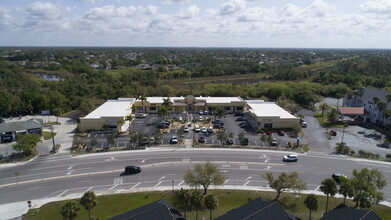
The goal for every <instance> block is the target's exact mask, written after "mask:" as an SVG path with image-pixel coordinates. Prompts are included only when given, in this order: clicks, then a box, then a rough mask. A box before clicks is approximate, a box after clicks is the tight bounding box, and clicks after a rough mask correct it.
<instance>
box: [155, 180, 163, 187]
mask: <svg viewBox="0 0 391 220" xmlns="http://www.w3.org/2000/svg"><path fill="white" fill-rule="evenodd" d="M162 182H163V181H160V182H158V183H157V184H156V185H155V187H158V186H159V185H160V184H161V183H162Z"/></svg>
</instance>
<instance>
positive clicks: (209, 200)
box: [204, 194, 219, 220]
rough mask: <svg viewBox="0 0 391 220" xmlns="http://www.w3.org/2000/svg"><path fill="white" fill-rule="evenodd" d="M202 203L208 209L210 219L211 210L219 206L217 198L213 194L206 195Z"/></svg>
mask: <svg viewBox="0 0 391 220" xmlns="http://www.w3.org/2000/svg"><path fill="white" fill-rule="evenodd" d="M204 204H205V207H206V208H207V209H209V216H210V217H209V219H210V220H212V211H213V210H215V209H216V208H217V207H218V206H219V200H218V199H217V197H216V196H215V195H212V194H211V195H207V196H205V199H204Z"/></svg>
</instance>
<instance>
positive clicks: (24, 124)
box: [0, 118, 43, 133]
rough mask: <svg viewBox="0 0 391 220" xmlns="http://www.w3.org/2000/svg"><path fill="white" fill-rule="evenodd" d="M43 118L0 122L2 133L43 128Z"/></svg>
mask: <svg viewBox="0 0 391 220" xmlns="http://www.w3.org/2000/svg"><path fill="white" fill-rule="evenodd" d="M42 127H43V120H42V119H35V118H32V119H29V120H26V121H14V122H7V123H1V124H0V133H5V132H13V131H26V130H30V129H34V128H42Z"/></svg>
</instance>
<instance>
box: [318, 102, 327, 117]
mask: <svg viewBox="0 0 391 220" xmlns="http://www.w3.org/2000/svg"><path fill="white" fill-rule="evenodd" d="M328 108H330V106H329V105H327V104H326V103H322V104H320V105H319V109H320V110H322V116H323V114H324V112H325V111H326V110H327V109H328Z"/></svg>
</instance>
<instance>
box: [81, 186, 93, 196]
mask: <svg viewBox="0 0 391 220" xmlns="http://www.w3.org/2000/svg"><path fill="white" fill-rule="evenodd" d="M92 188H94V187H93V186H91V187H90V188H88V189H87V190H86V191H84V193H86V192H88V191H90V190H91V189H92ZM84 193H83V194H84Z"/></svg>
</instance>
